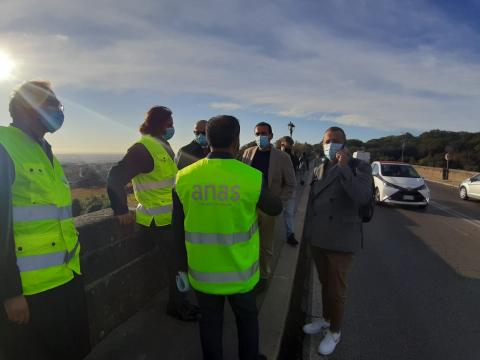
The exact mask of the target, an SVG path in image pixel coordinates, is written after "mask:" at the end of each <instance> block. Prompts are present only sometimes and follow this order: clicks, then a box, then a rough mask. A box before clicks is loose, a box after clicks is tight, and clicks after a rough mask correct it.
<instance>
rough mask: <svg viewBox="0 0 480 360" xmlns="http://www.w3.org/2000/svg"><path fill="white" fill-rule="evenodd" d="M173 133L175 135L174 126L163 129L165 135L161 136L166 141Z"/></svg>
mask: <svg viewBox="0 0 480 360" xmlns="http://www.w3.org/2000/svg"><path fill="white" fill-rule="evenodd" d="M173 135H175V128H174V127H169V128H167V129H166V130H165V135H163V138H164V139H165V140H167V141H168V140H170V139H171V138H172V137H173Z"/></svg>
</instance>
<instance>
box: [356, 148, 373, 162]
mask: <svg viewBox="0 0 480 360" xmlns="http://www.w3.org/2000/svg"><path fill="white" fill-rule="evenodd" d="M353 157H354V158H355V159H360V160H363V161H365V162H367V163H369V162H370V153H369V152H368V151H355V152H354V153H353Z"/></svg>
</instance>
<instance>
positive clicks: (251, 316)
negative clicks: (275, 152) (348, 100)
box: [173, 115, 282, 360]
mask: <svg viewBox="0 0 480 360" xmlns="http://www.w3.org/2000/svg"><path fill="white" fill-rule="evenodd" d="M239 136H240V124H239V122H238V120H237V119H236V118H235V117H233V116H227V115H222V116H217V117H214V118H212V119H210V120H209V122H208V125H207V139H208V142H209V145H210V148H211V151H212V152H211V153H210V154H209V155H208V157H207V158H206V159H202V160H199V161H197V162H196V163H194V164H193V165H190V166H188V167H186V168H184V169H182V170H181V171H179V173H178V174H177V180H176V185H175V191H174V193H173V207H174V210H173V211H174V213H173V227H174V233H175V239H176V241H177V242H178V243H179V244H184V246H185V249H186V253H187V263H188V264H185V268H184V269H183V270H184V271H188V279H189V282H190V284H191V286H192V287H193V288H194V289H195V291H196V295H197V299H198V303H199V305H200V311H201V314H202V317H201V319H200V339H201V343H202V349H203V358H204V359H205V360H220V359H223V351H222V333H223V330H222V328H223V306H224V302H225V297H226V298H228V300H229V302H230V305H231V306H232V309H233V311H234V313H235V317H236V321H237V329H238V339H239V345H238V346H239V349H238V352H239V358H240V359H241V360H257V359H259V358H264V357H262V356H259V352H258V317H257V306H256V297H255V293H254V291H253V289H254V287H255V285H256V284H257V283H258V280H259V277H260V272H259V254H260V253H259V252H260V248H259V235H258V222H257V207H258V208H260V209H261V210H262V211H264V212H265V213H267V214H269V215H271V216H276V215H278V214H280V213H281V211H282V203H281V201H280V199H275V198H272V197H271V195H270V194H269V192H268V188H267V187H265V186H263V180H262V173H261V172H260V171H258V170H256V169H254V168H252V167H250V166H248V165H246V164H243V163H242V162H240V161H237V160H235V159H234V154H236V153H237V152H238V149H239V146H240V145H239V144H240V138H239Z"/></svg>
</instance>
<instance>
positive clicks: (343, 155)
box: [335, 150, 350, 166]
mask: <svg viewBox="0 0 480 360" xmlns="http://www.w3.org/2000/svg"><path fill="white" fill-rule="evenodd" d="M335 156H336V158H337V161H338V165H339V166H348V160H350V158H349V156H348V154H347V152H346V151H345V150H339V151H337V154H336V155H335Z"/></svg>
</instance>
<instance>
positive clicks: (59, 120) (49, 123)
mask: <svg viewBox="0 0 480 360" xmlns="http://www.w3.org/2000/svg"><path fill="white" fill-rule="evenodd" d="M64 120H65V115H64V114H63V111H62V110H61V109H58V108H55V109H48V108H47V109H42V111H41V115H40V122H41V123H42V125H43V126H45V129H46V130H47V131H48V132H49V133H54V132H55V131H57V130H58V129H60V128H61V127H62V125H63V121H64Z"/></svg>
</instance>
